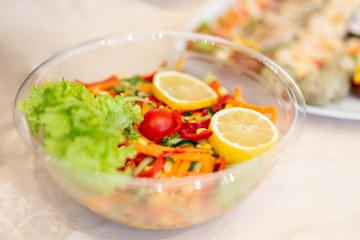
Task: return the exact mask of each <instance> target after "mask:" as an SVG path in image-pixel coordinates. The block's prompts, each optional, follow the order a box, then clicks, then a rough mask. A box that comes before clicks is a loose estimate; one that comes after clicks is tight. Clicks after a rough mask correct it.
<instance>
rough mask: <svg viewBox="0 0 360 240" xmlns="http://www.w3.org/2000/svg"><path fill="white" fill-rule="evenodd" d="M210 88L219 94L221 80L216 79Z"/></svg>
mask: <svg viewBox="0 0 360 240" xmlns="http://www.w3.org/2000/svg"><path fill="white" fill-rule="evenodd" d="M209 86H210V87H211V88H212V89H213V90H214V91H215V92H216V93H217V94H218V95H220V94H219V88H220V83H219V80H217V79H215V80H213V81H212V82H211V83H210V84H209Z"/></svg>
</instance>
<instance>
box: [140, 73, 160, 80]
mask: <svg viewBox="0 0 360 240" xmlns="http://www.w3.org/2000/svg"><path fill="white" fill-rule="evenodd" d="M156 73H157V72H156V71H155V72H153V73H151V74H149V75H145V76H141V78H142V79H144V80H145V81H147V82H152V81H153V79H154V76H155V74H156Z"/></svg>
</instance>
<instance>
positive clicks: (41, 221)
mask: <svg viewBox="0 0 360 240" xmlns="http://www.w3.org/2000/svg"><path fill="white" fill-rule="evenodd" d="M204 4H206V0H199V1H197V2H196V3H194V4H191V5H188V6H183V7H180V8H179V7H178V8H171V7H163V6H159V5H156V4H153V3H151V2H150V1H146V0H106V1H96V0H86V1H85V0H78V1H72V0H63V1H41V0H15V1H14V0H0V33H1V34H0V66H1V70H0V110H1V117H0V192H1V194H0V238H1V239H90V240H91V239H207V240H211V239H270V240H271V239H280V240H283V239H294V240H295V239H296V240H300V239H301V240H315V239H326V240H331V239H341V240H342V239H349V240H355V239H360V204H359V203H360V188H359V182H360V174H359V171H360V122H359V121H346V120H337V119H329V118H323V117H317V116H308V117H307V120H306V124H305V126H304V129H303V132H302V134H301V135H300V136H299V138H298V139H297V140H296V141H295V143H294V144H293V145H292V146H291V147H290V148H289V149H288V150H287V151H286V152H284V154H282V156H281V158H280V160H279V162H278V163H277V165H276V166H275V168H274V169H273V171H272V172H271V173H270V175H269V176H268V178H267V179H266V180H265V181H264V182H263V183H262V184H261V185H260V187H259V188H258V189H257V190H256V191H255V192H254V193H253V194H252V195H251V196H250V197H249V198H247V199H246V200H245V201H244V202H242V203H241V204H239V205H238V206H237V207H235V208H234V209H232V210H231V211H230V212H228V213H226V214H225V215H223V216H221V217H219V218H217V219H215V220H212V221H210V222H207V223H204V224H200V225H198V226H194V227H190V228H187V229H180V230H169V231H149V230H139V229H134V228H130V227H127V226H123V225H121V224H117V223H113V222H110V221H108V220H105V219H103V218H101V217H99V216H97V215H95V214H92V213H91V212H89V211H88V210H87V209H85V208H83V207H81V206H80V205H78V204H77V203H75V202H74V201H73V200H72V199H71V198H70V197H69V196H68V195H67V194H66V193H64V192H63V191H62V190H61V189H60V188H59V187H58V186H57V184H56V183H55V182H54V181H53V180H52V179H51V177H50V175H49V174H48V173H47V172H46V170H45V169H44V167H43V166H42V165H41V163H40V161H38V160H36V159H35V157H34V156H33V155H32V154H31V153H30V151H29V149H28V148H27V147H26V146H25V144H24V143H23V141H22V140H21V138H20V136H19V135H18V133H17V131H16V129H15V127H14V124H13V120H12V108H13V101H14V98H15V94H16V91H17V89H18V87H19V86H20V84H21V82H22V81H23V80H24V79H25V77H26V76H27V75H28V74H29V73H30V72H31V70H32V69H34V68H35V67H36V66H37V65H39V64H40V63H41V62H43V61H44V60H46V59H47V58H48V57H50V56H52V55H53V54H55V53H57V52H59V51H61V50H62V49H64V48H66V47H69V46H71V45H73V44H77V43H80V42H83V41H86V40H89V39H94V38H98V37H101V36H107V35H112V34H115V33H121V32H128V31H134V30H157V29H174V30H177V29H181V28H182V27H183V26H184V23H186V22H187V21H188V20H189V19H191V17H192V16H193V14H195V13H196V12H197V11H198V10H200V9H201V7H202V6H203V5H204Z"/></svg>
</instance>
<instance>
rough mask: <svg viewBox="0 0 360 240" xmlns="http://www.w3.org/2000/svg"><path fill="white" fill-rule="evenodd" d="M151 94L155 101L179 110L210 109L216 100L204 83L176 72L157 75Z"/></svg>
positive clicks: (215, 95) (213, 92) (211, 90)
mask: <svg viewBox="0 0 360 240" xmlns="http://www.w3.org/2000/svg"><path fill="white" fill-rule="evenodd" d="M152 92H153V94H154V96H155V97H156V98H157V99H159V100H160V101H162V102H164V103H166V104H167V105H169V106H170V107H172V108H176V109H179V110H195V109H200V108H205V107H210V106H211V104H213V103H215V102H216V101H217V98H218V96H217V94H216V92H215V91H214V90H213V89H212V88H211V87H210V86H209V85H207V84H206V83H205V82H203V81H201V80H200V79H198V78H196V77H194V76H192V75H189V74H186V73H182V72H177V71H166V72H159V73H157V74H156V75H155V76H154V80H153V85H152Z"/></svg>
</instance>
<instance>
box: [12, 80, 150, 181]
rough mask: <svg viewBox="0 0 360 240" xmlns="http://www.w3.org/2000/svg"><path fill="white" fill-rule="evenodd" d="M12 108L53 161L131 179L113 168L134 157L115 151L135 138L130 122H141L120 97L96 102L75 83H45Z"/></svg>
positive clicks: (130, 151) (129, 150)
mask: <svg viewBox="0 0 360 240" xmlns="http://www.w3.org/2000/svg"><path fill="white" fill-rule="evenodd" d="M17 108H18V110H19V111H22V112H24V113H25V116H26V118H27V121H28V125H29V128H30V131H31V132H32V134H34V135H35V136H39V138H40V141H41V142H42V144H43V145H44V147H45V149H46V151H47V152H48V154H50V155H51V156H54V157H56V158H57V159H58V161H64V162H68V163H69V164H71V166H72V167H73V168H76V169H79V170H81V171H84V172H95V173H100V172H101V173H111V174H127V175H129V174H130V172H129V171H123V172H122V171H117V168H119V167H121V166H124V165H125V160H126V158H128V157H130V158H132V157H134V156H135V155H136V151H135V150H134V148H133V146H131V145H130V146H128V147H121V148H119V147H118V145H119V144H121V143H122V142H123V140H124V137H129V136H130V135H131V136H132V137H136V136H135V135H136V133H135V132H136V131H134V130H133V122H134V121H135V120H137V121H142V118H143V117H142V115H141V114H140V111H139V110H138V109H137V108H135V107H134V104H133V103H131V102H128V101H126V100H125V99H124V98H123V97H121V96H116V97H115V98H113V97H111V96H101V95H100V96H97V97H96V98H95V97H94V96H93V94H92V93H90V92H89V91H88V90H87V89H86V88H85V87H84V86H83V85H82V84H80V83H75V82H71V81H66V80H63V81H60V82H56V81H50V82H46V83H44V84H43V85H42V87H41V88H38V87H37V86H35V85H34V86H32V88H31V89H30V96H29V97H28V98H26V99H24V100H22V101H21V102H19V104H18V106H17ZM102 187H103V188H106V186H102Z"/></svg>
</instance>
